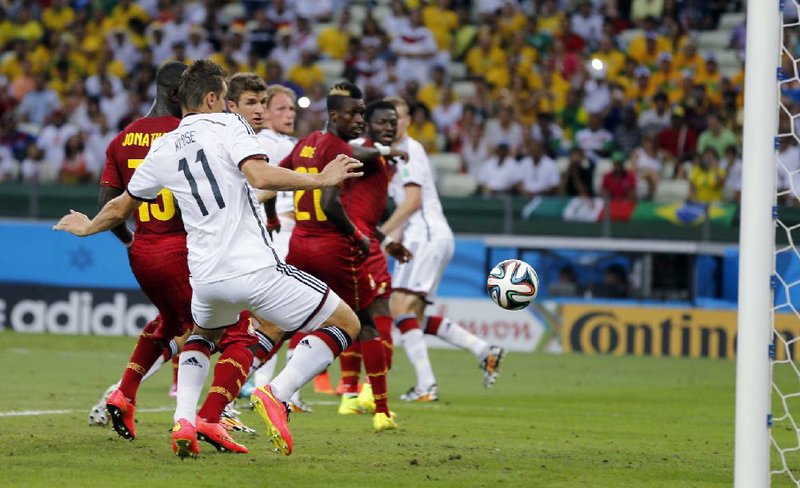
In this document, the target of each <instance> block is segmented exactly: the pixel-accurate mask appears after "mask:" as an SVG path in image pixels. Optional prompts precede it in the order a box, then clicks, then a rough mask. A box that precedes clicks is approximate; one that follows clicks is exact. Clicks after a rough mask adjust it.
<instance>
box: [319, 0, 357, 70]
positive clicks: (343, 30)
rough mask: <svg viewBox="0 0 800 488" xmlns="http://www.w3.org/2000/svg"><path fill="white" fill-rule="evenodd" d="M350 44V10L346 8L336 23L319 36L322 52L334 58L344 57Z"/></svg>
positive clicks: (323, 30)
mask: <svg viewBox="0 0 800 488" xmlns="http://www.w3.org/2000/svg"><path fill="white" fill-rule="evenodd" d="M349 45H350V10H348V9H344V10H342V12H341V13H340V14H339V18H338V19H337V20H336V25H333V26H330V27H326V28H324V29H322V31H320V33H319V36H317V46H319V50H320V52H321V53H322V54H323V55H325V56H327V57H328V58H332V59H342V58H344V55H345V54H347V48H348V46H349Z"/></svg>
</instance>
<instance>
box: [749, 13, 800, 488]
mask: <svg viewBox="0 0 800 488" xmlns="http://www.w3.org/2000/svg"><path fill="white" fill-rule="evenodd" d="M785 1H788V2H793V1H794V0H785ZM782 4H783V1H779V0H773V1H769V0H768V1H764V0H748V2H747V50H746V55H747V58H746V62H747V67H746V70H745V100H744V146H743V155H742V161H743V174H742V181H743V182H744V184H743V187H742V200H741V227H740V237H739V246H740V247H739V249H740V254H739V305H738V312H739V313H738V343H737V344H738V353H737V360H736V448H735V460H734V480H735V481H734V486H735V487H736V488H760V487H768V486H770V419H771V417H770V398H771V394H772V378H771V369H770V367H771V366H770V345H771V342H772V333H773V290H772V284H771V279H772V275H773V272H774V269H775V264H774V262H775V221H774V220H773V209H774V207H775V202H776V190H775V188H776V184H775V182H776V171H777V170H776V167H777V165H776V150H775V141H776V137H777V135H778V103H779V98H778V92H779V83H778V81H777V77H778V73H779V72H780V71H779V67H780V66H781V62H780V52H781V51H780V49H781V30H782V16H781V10H780V9H781V5H782Z"/></svg>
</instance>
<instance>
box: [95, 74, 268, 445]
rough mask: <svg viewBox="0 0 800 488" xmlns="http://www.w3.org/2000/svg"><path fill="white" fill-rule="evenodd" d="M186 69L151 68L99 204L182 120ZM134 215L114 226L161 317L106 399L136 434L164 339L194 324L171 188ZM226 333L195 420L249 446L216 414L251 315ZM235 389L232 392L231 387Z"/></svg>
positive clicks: (124, 430) (240, 364)
mask: <svg viewBox="0 0 800 488" xmlns="http://www.w3.org/2000/svg"><path fill="white" fill-rule="evenodd" d="M186 69H187V66H186V65H185V64H183V63H179V62H170V63H167V64H165V65H164V66H162V67H161V68H160V69H159V71H158V73H157V75H156V84H157V93H156V101H155V102H154V104H153V107H152V108H151V110H150V112H149V113H148V114H147V115H146V116H145V117H143V118H141V119H138V120H136V121H134V122H132V123H131V124H130V125H128V126H127V127H126V128H125V129H124V130H123V131H122V132H121V133H120V134H119V135H118V136H117V137H116V138H114V140H112V141H111V143H110V144H109V147H108V149H107V151H106V166H105V168H104V170H103V175H102V177H101V180H100V184H101V186H102V189H101V194H100V203H101V206H102V205H104V204H105V203H106V202H108V201H109V200H111V199H113V198H114V197H116V196H118V195H120V194H121V193H122V191H123V190H122V189H123V188H126V187H127V184H128V182H129V181H130V179H131V177H132V176H133V173H134V171H135V169H136V166H138V164H140V163H141V162H142V161H143V160H144V158H145V156H146V155H147V153H148V152H149V150H150V146H151V145H152V143H153V141H154V140H156V139H158V137H161V136H162V135H163V134H166V133H168V132H170V131H172V130H174V129H175V128H176V127H177V126H178V124H179V122H180V119H179V118H178V117H177V116H176V115H178V114H180V113H181V109H180V106H179V105H178V103H177V99H176V98H175V93H176V90H177V87H178V82H179V80H180V76H181V74H182V73H183V72H184V71H185V70H186ZM134 215H135V220H136V231H135V234H134V235H135V239H134V237H133V235H131V234H130V231H128V229H127V227H126V226H125V225H124V224H123V225H120V226H118V227H116V228H114V229H113V231H114V234H115V235H117V237H119V238H120V240H122V242H123V243H125V244H126V246H127V247H128V248H129V252H128V256H129V260H130V265H131V270H132V271H133V274H134V276H135V277H136V280H137V281H138V282H139V285H140V287H141V288H142V291H143V292H144V293H145V295H147V297H148V298H149V299H150V301H151V302H152V303H153V305H155V306H156V308H158V311H159V317H157V318H156V320H154V321H153V322H151V323H150V324H148V326H147V327H146V328H145V329H144V331H143V332H142V334H141V335H140V336H139V340H138V342H137V344H136V347H135V349H134V351H133V354H132V355H131V359H130V362H129V363H128V364H127V366H126V368H125V371H124V373H123V375H122V379H121V381H120V384H119V388H118V389H117V390H115V391H114V392H113V393H111V395H110V396H109V397H108V400H107V402H106V408H107V410H108V412H109V414H110V416H111V421H112V424H113V427H114V430H115V431H117V433H118V434H119V435H121V436H122V437H124V438H126V439H131V440H132V439H134V438H135V437H136V433H135V430H134V413H135V404H136V393H137V390H138V388H139V384H140V383H141V381H142V379H143V377H144V376H145V374H146V372H147V371H148V370H149V369H151V367H152V366H153V365H154V364H155V363H156V362H157V360H158V359H159V358H160V357H162V354H163V351H164V348H165V346H166V345H167V344H168V343H169V341H170V339H172V338H173V337H176V336H181V335H183V334H184V333H185V332H187V331H189V330H191V329H192V327H193V320H192V314H191V297H192V289H191V286H190V284H189V268H188V264H187V248H186V231H185V229H184V226H183V221H182V220H181V218H180V213H179V212H178V209H177V207H176V205H175V201H174V199H173V196H172V194H171V193H170V192H169V190H166V189H163V190H162V191H161V192H160V193H159V195H158V199H157V200H156V201H155V202H153V203H142V204H141V205H140V206H139V208H138V212H136V213H135V214H134ZM226 336H227V337H225V338H223V339H222V340H221V342H220V346H221V348H222V356H221V358H220V360H219V361H218V365H217V369H216V370H215V375H214V383H213V385H212V388H211V389H210V390H209V395H208V398H207V400H206V403H205V404H204V406H203V408H201V410H200V412H199V414H198V416H199V417H200V419H201V420H202V422H198V426H197V427H198V434H199V436H200V437H201V438H203V439H204V440H207V441H208V442H210V443H211V444H212V445H214V447H216V448H217V449H220V450H230V451H235V452H247V449H246V448H245V447H244V446H241V445H239V444H237V443H235V442H234V441H233V439H232V438H231V437H230V436H229V435H228V434H227V432H226V431H225V429H224V428H223V427H222V426H221V425H220V424H219V414H220V413H221V412H222V409H223V408H224V406H225V405H227V404H228V403H229V402H230V400H231V397H235V396H236V394H237V393H238V387H237V385H241V383H242V382H243V381H244V377H242V378H239V376H240V373H239V371H240V370H241V369H244V370H245V371H247V370H248V369H249V368H250V365H251V363H252V360H253V353H252V351H251V348H252V347H254V346H255V344H256V343H257V339H256V337H255V336H254V335H253V328H252V325H251V323H250V316H249V314H247V313H243V314H242V315H241V317H240V321H239V323H238V324H237V326H236V327H233V328H231V330H230V331H229V332H228V333H227V334H226ZM173 352H174V351H173ZM244 375H245V376H246V373H245V374H244ZM233 389H235V390H236V391H234V392H233V393H231V391H230V390H233Z"/></svg>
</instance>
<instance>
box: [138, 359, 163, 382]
mask: <svg viewBox="0 0 800 488" xmlns="http://www.w3.org/2000/svg"><path fill="white" fill-rule="evenodd" d="M163 365H164V355H163V354H162V355H161V356H158V359H156V362H155V363H153V365H152V366H150V369H148V370H147V373H145V375H144V376H142V382H144V380H146V379H147V378H149V377H151V376H153V375H154V374H156V371H158V370H159V369H161V366H163Z"/></svg>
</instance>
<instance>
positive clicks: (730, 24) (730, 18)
mask: <svg viewBox="0 0 800 488" xmlns="http://www.w3.org/2000/svg"><path fill="white" fill-rule="evenodd" d="M744 19H745V13H744V12H728V13H725V14H722V17H720V19H719V25H718V26H717V29H720V30H731V29H733V28H734V27H736V26H737V25H739V24H740V23H741V22H742V21H743V20H744Z"/></svg>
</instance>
